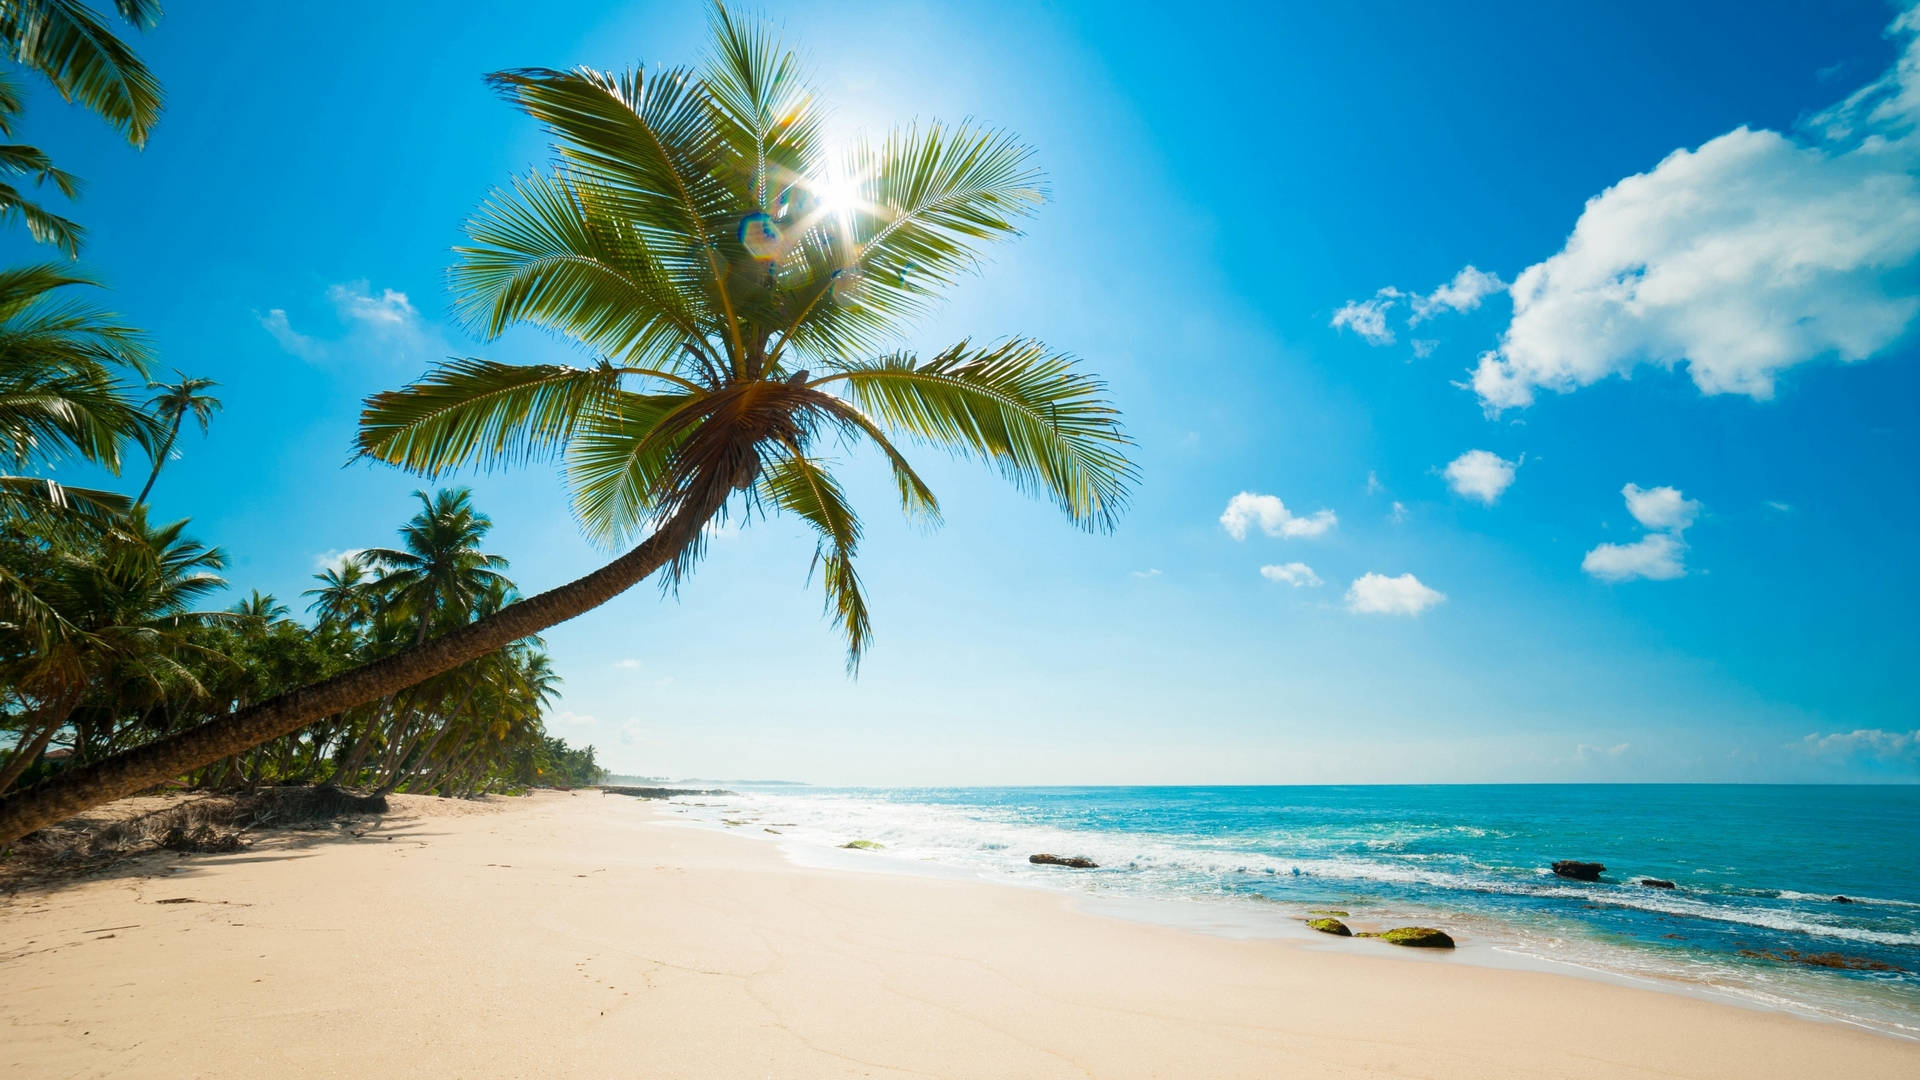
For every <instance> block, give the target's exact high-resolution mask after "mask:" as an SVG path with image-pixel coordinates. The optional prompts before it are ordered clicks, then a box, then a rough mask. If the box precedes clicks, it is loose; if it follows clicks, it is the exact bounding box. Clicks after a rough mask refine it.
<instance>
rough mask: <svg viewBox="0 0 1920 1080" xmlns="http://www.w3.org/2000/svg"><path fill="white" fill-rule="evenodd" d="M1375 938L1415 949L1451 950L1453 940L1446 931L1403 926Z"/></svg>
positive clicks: (1427, 927) (1425, 927)
mask: <svg viewBox="0 0 1920 1080" xmlns="http://www.w3.org/2000/svg"><path fill="white" fill-rule="evenodd" d="M1373 936H1374V937H1377V938H1379V939H1380V940H1382V941H1386V942H1389V943H1391V944H1394V945H1405V946H1407V947H1409V948H1414V949H1451V948H1453V939H1452V938H1451V937H1448V936H1447V932H1446V931H1445V930H1435V929H1434V928H1433V927H1431V926H1402V927H1400V928H1399V929H1396V930H1389V931H1387V932H1386V933H1384V934H1375V935H1373Z"/></svg>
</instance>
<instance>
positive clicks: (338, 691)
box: [0, 485, 726, 846]
mask: <svg viewBox="0 0 1920 1080" xmlns="http://www.w3.org/2000/svg"><path fill="white" fill-rule="evenodd" d="M710 487H711V486H710V485H709V486H704V487H703V489H710ZM725 496H726V492H725V491H724V489H723V490H722V491H721V492H720V493H719V494H718V497H717V498H709V499H705V500H702V501H701V502H699V503H696V504H692V505H688V506H686V507H684V508H682V509H681V510H680V511H679V512H678V513H676V514H675V515H674V516H673V517H671V518H669V519H668V520H667V522H666V523H665V524H664V525H662V526H661V527H660V531H658V532H656V533H654V534H653V535H652V536H649V537H648V538H647V539H646V540H645V541H643V542H642V543H641V544H640V545H639V546H638V547H636V548H634V549H633V550H632V551H629V552H627V553H626V554H625V555H622V556H620V557H619V558H618V559H615V560H614V561H612V562H610V563H608V564H607V565H605V566H603V567H601V568H600V569H598V570H595V571H594V572H592V573H590V574H587V575H586V576H584V577H580V578H576V579H574V580H573V581H570V582H568V583H567V584H565V585H561V586H559V587H557V588H553V589H549V590H547V591H546V592H543V593H541V594H540V595H538V596H532V597H528V598H527V599H525V600H522V601H520V602H519V603H517V604H510V605H508V606H507V607H504V608H502V609H500V611H498V612H497V613H495V614H493V615H489V616H487V617H486V618H484V619H480V620H478V621H476V622H471V623H468V624H467V625H465V626H462V627H459V628H458V629H455V630H453V631H451V632H449V633H447V634H444V635H442V636H440V637H437V638H434V639H433V640H432V641H428V642H426V643H424V644H421V645H416V646H414V647H413V648H410V649H405V650H403V651H401V652H397V653H394V654H393V655H391V656H387V657H383V658H381V659H379V660H373V661H369V662H368V663H365V664H362V665H360V666H359V667H357V668H354V669H353V670H352V671H346V672H342V673H341V674H339V675H335V676H334V677H332V678H330V679H324V680H322V681H320V682H317V683H314V684H312V685H311V686H303V687H301V688H300V689H298V690H290V691H288V692H287V693H284V694H281V695H280V696H278V697H275V698H270V699H268V700H266V701H263V702H260V703H259V704H257V705H250V706H248V707H247V708H244V709H240V710H237V711H235V712H231V713H228V714H227V715H226V716H222V717H219V718H218V719H214V720H209V721H207V722H206V723H204V724H201V725H199V726H198V727H194V728H189V729H188V730H186V731H182V732H180V733H178V734H175V735H169V736H167V737H165V738H162V739H156V740H154V741H153V742H150V743H146V744H144V745H142V746H137V747H134V748H133V749H131V750H128V751H127V752H126V753H123V754H117V755H115V756H113V757H110V758H104V759H102V760H100V761H96V762H93V763H92V764H89V765H83V766H80V767H78V768H74V769H71V770H68V771H66V772H63V773H61V774H60V775H59V776H56V777H53V778H51V779H48V780H45V781H42V782H41V783H38V784H35V785H34V786H33V787H30V788H26V789H24V790H22V791H19V792H16V793H15V794H12V795H9V796H6V797H5V798H0V846H5V845H9V844H12V843H13V842H14V841H15V840H18V839H20V838H21V837H22V836H25V835H26V834H28V833H30V832H33V831H34V830H35V829H40V828H44V827H46V826H48V825H52V824H53V823H55V822H57V821H63V820H65V819H67V818H69V817H72V816H73V815H74V814H77V813H79V812H80V811H82V810H85V809H87V808H88V807H90V806H98V805H100V804H101V803H103V802H108V801H110V800H113V799H118V798H122V797H124V796H127V795H131V794H133V793H135V792H137V791H142V790H144V789H146V788H150V787H153V786H154V785H156V784H159V783H162V782H164V781H166V780H168V779H170V778H172V777H175V776H179V775H180V774H181V773H184V772H187V771H188V770H190V769H197V768H199V767H201V766H202V765H207V764H210V763H212V762H215V761H218V760H220V759H221V758H223V757H228V756H230V755H234V754H239V753H242V752H244V751H246V750H248V749H251V748H252V747H255V746H258V745H260V744H261V743H263V742H266V741H267V740H268V739H274V738H278V737H280V736H282V735H285V734H287V733H288V732H290V731H296V730H298V729H299V728H301V727H303V726H305V725H307V724H311V723H313V722H314V721H315V720H319V719H321V718H323V717H326V716H331V715H333V714H334V713H337V712H340V711H341V710H343V709H349V708H352V707H353V706H355V705H364V704H366V703H367V702H369V701H373V700H376V699H378V698H380V697H383V696H385V695H387V694H391V693H394V692H396V691H399V690H403V689H405V688H406V687H409V686H412V685H414V684H416V683H419V682H421V681H423V680H426V679H430V678H432V677H433V676H435V675H438V674H440V673H441V672H444V671H451V670H452V669H453V668H456V667H458V666H460V665H461V664H464V663H466V662H467V661H469V660H472V659H475V658H476V657H480V656H485V655H486V654H487V653H490V652H492V651H493V650H495V649H498V648H500V647H502V646H504V645H508V644H511V643H513V642H515V641H518V640H520V639H521V638H523V637H527V636H528V635H531V634H537V633H539V632H540V631H542V630H545V629H546V628H548V627H550V626H553V625H555V624H556V623H562V622H565V621H567V620H568V619H571V618H573V617H574V616H576V615H580V614H582V613H584V612H588V611H591V610H593V609H594V608H596V607H599V606H600V605H601V604H604V603H606V602H607V601H609V600H611V599H613V598H614V597H616V596H618V595H620V594H621V593H623V592H625V591H627V590H628V589H630V588H632V587H633V586H634V585H636V584H639V583H640V582H641V581H643V580H645V579H646V578H647V577H648V575H650V574H652V573H653V572H654V571H655V570H658V569H660V568H661V567H662V566H665V565H666V564H667V562H668V561H669V560H671V559H672V558H673V557H674V556H675V555H676V554H678V553H679V552H680V551H681V550H682V549H683V548H685V547H686V546H687V545H688V544H690V543H692V542H693V541H694V540H695V539H696V538H697V537H698V536H699V535H700V530H701V529H702V528H703V527H704V526H705V525H706V523H707V519H708V518H710V517H712V516H713V515H714V514H715V513H716V512H718V511H719V509H720V507H721V505H723V504H724V502H725Z"/></svg>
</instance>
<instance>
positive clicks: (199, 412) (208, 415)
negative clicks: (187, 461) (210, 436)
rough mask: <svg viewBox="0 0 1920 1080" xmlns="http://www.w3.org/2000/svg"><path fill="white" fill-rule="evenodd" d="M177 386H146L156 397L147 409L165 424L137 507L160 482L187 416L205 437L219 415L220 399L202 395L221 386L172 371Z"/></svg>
mask: <svg viewBox="0 0 1920 1080" xmlns="http://www.w3.org/2000/svg"><path fill="white" fill-rule="evenodd" d="M174 374H175V375H176V376H178V377H179V380H180V381H179V382H175V383H159V382H149V383H148V384H147V389H149V390H158V391H159V393H157V394H155V395H153V397H151V398H149V399H148V400H147V408H148V409H149V410H150V411H151V412H152V414H153V415H154V416H155V417H158V418H161V419H163V420H165V421H167V423H168V425H169V426H168V428H167V437H166V441H164V442H162V443H161V444H160V450H159V452H158V453H156V454H154V456H153V471H152V472H150V473H148V474H147V483H146V486H145V487H143V488H141V489H140V494H139V495H137V496H135V497H134V500H133V501H134V502H135V503H136V504H139V503H144V502H146V501H147V496H148V495H149V494H151V493H152V492H153V482H154V481H156V480H158V479H160V467H161V466H162V465H164V464H166V461H167V455H169V454H171V453H172V452H173V444H174V441H175V440H177V439H179V438H180V425H181V424H182V423H183V422H184V421H185V420H186V418H187V417H188V416H192V417H193V418H194V420H195V421H196V422H197V423H199V425H200V434H202V435H205V434H206V433H207V425H208V422H209V421H210V420H211V419H212V418H213V414H214V413H217V412H219V411H220V399H219V398H217V397H214V396H213V395H211V394H208V393H206V392H205V391H208V390H211V389H213V388H214V387H216V386H219V385H220V384H219V383H217V382H214V381H213V380H212V379H190V378H188V377H187V376H186V374H185V373H183V372H180V371H175V372H174Z"/></svg>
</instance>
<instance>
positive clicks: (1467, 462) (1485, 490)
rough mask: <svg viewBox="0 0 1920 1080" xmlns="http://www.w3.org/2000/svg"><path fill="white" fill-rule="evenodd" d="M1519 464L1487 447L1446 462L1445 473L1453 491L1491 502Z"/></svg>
mask: <svg viewBox="0 0 1920 1080" xmlns="http://www.w3.org/2000/svg"><path fill="white" fill-rule="evenodd" d="M1519 467H1520V464H1519V462H1514V461H1508V460H1507V459H1506V458H1503V457H1501V456H1500V455H1499V454H1496V453H1494V452H1493V451H1491V450H1469V451H1467V452H1466V453H1464V454H1461V455H1460V456H1459V457H1457V458H1454V459H1453V460H1452V461H1450V462H1448V463H1447V467H1446V470H1445V476H1446V478H1447V486H1448V487H1450V488H1452V489H1453V493H1454V494H1456V495H1464V496H1466V497H1467V498H1469V499H1478V500H1480V501H1481V502H1483V503H1485V504H1487V505H1488V506H1492V505H1493V504H1494V501H1495V500H1497V499H1498V498H1500V495H1501V493H1502V492H1504V491H1506V490H1507V488H1509V487H1511V486H1513V474H1514V470H1516V469H1518V468H1519Z"/></svg>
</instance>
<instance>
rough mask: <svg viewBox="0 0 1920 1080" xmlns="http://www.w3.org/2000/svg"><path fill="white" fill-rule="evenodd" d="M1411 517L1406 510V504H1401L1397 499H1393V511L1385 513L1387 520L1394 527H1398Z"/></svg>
mask: <svg viewBox="0 0 1920 1080" xmlns="http://www.w3.org/2000/svg"><path fill="white" fill-rule="evenodd" d="M1412 516H1413V515H1412V514H1411V513H1409V512H1408V510H1407V504H1406V503H1403V502H1401V501H1400V500H1399V499H1395V500H1393V509H1392V510H1390V511H1388V513H1387V520H1388V521H1391V522H1393V523H1394V524H1395V525H1399V524H1401V523H1402V522H1404V521H1406V520H1407V518H1409V517H1412Z"/></svg>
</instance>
